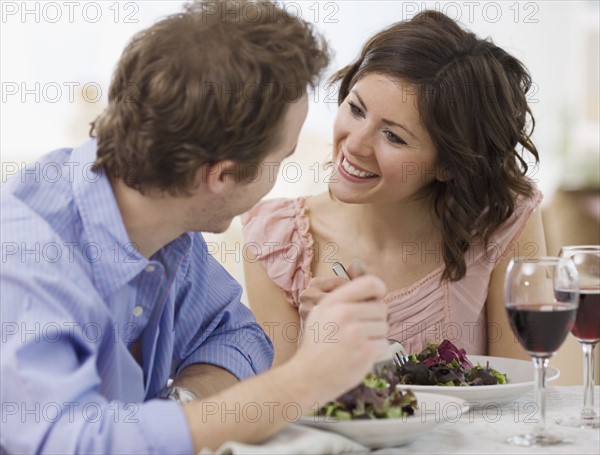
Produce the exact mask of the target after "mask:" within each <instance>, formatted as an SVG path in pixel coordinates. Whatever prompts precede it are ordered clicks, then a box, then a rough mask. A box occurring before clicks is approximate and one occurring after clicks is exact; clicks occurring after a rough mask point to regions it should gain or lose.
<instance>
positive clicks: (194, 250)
mask: <svg viewBox="0 0 600 455" xmlns="http://www.w3.org/2000/svg"><path fill="white" fill-rule="evenodd" d="M192 238H193V244H192V246H191V251H190V255H189V263H188V264H187V265H186V268H185V269H182V273H184V277H183V280H182V283H181V284H180V287H179V289H178V295H177V301H176V304H175V307H176V309H175V321H174V324H175V325H174V333H175V345H174V352H173V366H174V369H175V372H174V377H173V379H174V380H175V383H174V385H177V386H184V385H183V382H185V383H186V384H188V385H191V382H190V381H193V383H194V385H193V386H190V387H189V388H190V389H195V388H198V392H200V396H206V393H212V392H217V391H219V390H222V389H223V388H225V387H228V386H230V385H231V384H232V383H233V382H232V381H233V380H234V379H235V378H237V379H238V380H243V379H246V378H248V377H251V376H254V375H256V374H258V373H261V372H263V371H266V370H267V369H269V368H270V366H271V363H272V360H273V345H272V343H271V341H270V340H269V339H268V337H267V335H266V334H265V333H264V331H263V330H262V329H261V327H260V326H259V325H258V323H257V322H256V319H255V318H254V315H253V314H252V312H251V311H250V310H249V309H248V308H247V307H246V306H244V305H243V304H242V303H241V301H240V298H241V294H242V288H241V286H240V285H239V283H237V282H236V281H235V280H234V279H233V277H232V276H231V275H229V273H227V271H226V270H225V269H224V268H223V266H222V265H221V264H219V263H218V262H217V261H216V260H215V259H214V258H213V257H212V256H211V255H210V254H209V253H208V251H207V248H206V244H205V242H204V240H203V239H202V236H201V235H200V234H194V235H193V237H192ZM198 365H205V366H203V367H198ZM190 367H193V368H192V369H191V370H190V369H189V368H190ZM223 370H224V371H223ZM197 373H202V375H201V376H197V377H196V374H197ZM200 389H202V390H200Z"/></svg>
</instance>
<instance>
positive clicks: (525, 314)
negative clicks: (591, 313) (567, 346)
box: [506, 303, 577, 357]
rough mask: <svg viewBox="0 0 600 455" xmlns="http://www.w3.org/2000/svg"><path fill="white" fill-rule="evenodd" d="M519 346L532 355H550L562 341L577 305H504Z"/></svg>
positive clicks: (569, 328) (573, 319) (570, 325)
mask: <svg viewBox="0 0 600 455" xmlns="http://www.w3.org/2000/svg"><path fill="white" fill-rule="evenodd" d="M506 310H507V312H508V319H509V320H510V325H511V327H512V329H513V331H514V332H515V334H516V335H517V338H518V339H519V343H521V346H523V347H524V348H525V350H526V351H527V352H528V353H529V354H530V355H532V356H538V357H549V356H551V355H552V354H554V353H555V352H556V351H557V350H558V348H559V347H560V345H561V344H562V343H563V341H565V338H566V337H567V335H568V334H569V331H570V330H571V328H572V327H573V323H574V322H575V313H576V311H577V307H576V306H575V305H569V304H567V303H541V304H538V305H515V306H509V307H507V308H506Z"/></svg>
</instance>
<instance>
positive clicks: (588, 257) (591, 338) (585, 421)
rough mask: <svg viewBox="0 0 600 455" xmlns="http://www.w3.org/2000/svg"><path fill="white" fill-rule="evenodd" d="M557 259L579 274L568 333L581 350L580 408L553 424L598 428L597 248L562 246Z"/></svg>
mask: <svg viewBox="0 0 600 455" xmlns="http://www.w3.org/2000/svg"><path fill="white" fill-rule="evenodd" d="M560 256H561V257H565V258H569V257H570V258H572V259H573V262H574V263H575V267H577V272H578V273H579V287H580V293H579V307H578V308H577V316H576V317H575V324H574V325H573V329H572V330H571V333H572V334H573V335H574V336H575V338H577V341H579V343H581V348H582V349H583V409H582V410H581V415H580V416H577V417H576V416H573V417H567V418H563V419H559V420H557V421H556V423H558V424H559V425H565V426H570V427H582V428H593V429H598V428H600V424H599V423H598V421H599V419H598V414H597V413H596V411H594V359H595V356H594V349H595V348H596V345H597V344H598V342H599V341H600V245H574V246H565V247H563V248H562V249H561V250H560Z"/></svg>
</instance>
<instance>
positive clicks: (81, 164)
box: [71, 139, 191, 298]
mask: <svg viewBox="0 0 600 455" xmlns="http://www.w3.org/2000/svg"><path fill="white" fill-rule="evenodd" d="M96 152H97V144H96V140H94V139H92V140H89V141H87V142H85V143H84V144H82V145H81V146H80V147H77V148H76V149H74V150H73V152H72V154H71V161H72V162H73V164H71V166H75V169H78V171H76V172H74V173H73V194H74V196H75V203H76V204H77V208H78V210H79V214H80V216H81V220H82V223H83V229H84V231H85V238H86V240H85V242H86V245H83V247H82V251H83V252H84V255H86V256H87V260H88V261H89V262H91V264H92V269H93V273H94V278H93V279H94V284H95V285H96V287H97V289H98V290H99V292H100V293H101V295H102V296H103V298H108V296H110V295H111V294H112V293H114V292H115V291H116V290H117V289H119V288H121V287H123V286H124V285H125V284H126V283H128V282H129V281H131V279H133V278H134V277H135V276H136V275H138V274H139V273H141V271H142V270H143V269H144V268H145V267H146V266H147V265H148V264H149V262H150V261H148V259H146V258H144V257H143V256H142V255H141V254H139V253H138V251H137V250H136V249H135V248H134V246H133V243H132V242H131V240H130V239H129V236H128V234H127V231H126V229H125V225H124V224H123V219H122V218H121V212H120V211H119V207H118V205H117V201H116V200H115V196H114V194H113V190H112V186H111V184H110V181H109V179H108V177H107V176H106V173H105V172H103V171H98V172H94V171H92V165H93V163H94V161H95V160H96ZM190 244H191V235H190V234H189V233H188V234H184V235H183V236H181V237H180V238H179V239H176V240H175V241H174V242H171V243H170V244H169V245H167V246H165V247H164V248H163V250H170V249H175V250H177V253H178V255H180V254H185V253H187V251H188V250H189V248H190Z"/></svg>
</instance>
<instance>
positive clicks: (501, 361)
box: [398, 355, 560, 408]
mask: <svg viewBox="0 0 600 455" xmlns="http://www.w3.org/2000/svg"><path fill="white" fill-rule="evenodd" d="M467 358H468V359H469V360H470V361H471V363H472V364H473V365H477V364H478V363H479V364H480V365H482V366H485V365H486V362H488V361H489V362H490V367H491V368H493V369H494V370H497V371H499V372H500V373H505V374H506V375H507V377H508V383H507V384H498V385H482V386H470V387H466V386H465V387H447V386H436V385H404V384H401V385H399V386H398V387H400V388H402V389H403V390H404V389H411V390H412V391H413V392H414V393H415V394H418V393H420V392H431V393H438V394H442V395H449V396H453V397H456V398H461V399H462V400H464V401H465V402H467V404H468V405H469V406H470V407H472V408H477V407H482V406H495V405H498V406H501V405H503V404H506V403H511V402H513V401H514V400H516V399H517V398H519V397H520V396H522V395H525V394H526V393H528V392H530V391H532V390H533V385H534V371H533V363H532V362H531V361H529V360H517V359H507V358H504V357H488V356H485V355H467ZM559 376H560V371H558V369H557V368H554V367H552V366H549V367H548V368H547V370H546V381H553V380H554V379H557V378H558V377H559Z"/></svg>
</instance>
